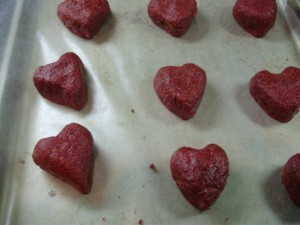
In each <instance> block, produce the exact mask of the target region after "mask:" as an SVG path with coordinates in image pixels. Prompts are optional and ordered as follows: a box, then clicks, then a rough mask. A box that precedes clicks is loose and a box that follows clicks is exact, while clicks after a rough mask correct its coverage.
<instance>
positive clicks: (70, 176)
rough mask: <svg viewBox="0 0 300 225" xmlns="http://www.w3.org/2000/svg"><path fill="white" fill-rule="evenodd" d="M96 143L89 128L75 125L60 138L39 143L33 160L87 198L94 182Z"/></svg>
mask: <svg viewBox="0 0 300 225" xmlns="http://www.w3.org/2000/svg"><path fill="white" fill-rule="evenodd" d="M93 143H94V142H93V137H92V134H91V133H90V131H89V130H88V129H87V128H85V127H83V126H81V125H80V124H76V123H71V124H69V125H67V126H65V127H64V128H63V130H62V131H61V132H60V133H59V134H58V135H57V136H55V137H49V138H44V139H41V140H39V142H38V143H37V144H36V146H35V148H34V152H33V154H32V158H33V161H34V162H35V163H36V164H37V165H38V166H39V167H40V168H41V169H43V170H45V171H47V172H49V173H50V174H52V175H54V176H55V177H57V178H59V179H60V180H63V181H65V182H66V183H68V184H70V185H72V186H73V187H74V188H76V189H77V190H78V191H80V192H81V193H83V194H87V193H89V192H90V190H91V187H92V182H93V168H94V159H95V158H94V150H93Z"/></svg>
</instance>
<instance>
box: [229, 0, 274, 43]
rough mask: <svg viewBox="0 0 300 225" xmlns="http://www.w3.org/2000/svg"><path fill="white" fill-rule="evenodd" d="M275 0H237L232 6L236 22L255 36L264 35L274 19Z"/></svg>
mask: <svg viewBox="0 0 300 225" xmlns="http://www.w3.org/2000/svg"><path fill="white" fill-rule="evenodd" d="M276 13H277V4H276V1H275V0H237V2H236V3H235V5H234V7H233V16H234V18H235V20H236V22H237V23H238V24H239V25H240V26H241V27H242V28H243V29H244V30H246V31H247V32H248V33H250V34H252V35H253V36H255V37H258V38H261V37H264V36H265V35H266V34H267V33H268V31H269V30H270V29H271V28H272V27H273V25H274V23H275V20H276Z"/></svg>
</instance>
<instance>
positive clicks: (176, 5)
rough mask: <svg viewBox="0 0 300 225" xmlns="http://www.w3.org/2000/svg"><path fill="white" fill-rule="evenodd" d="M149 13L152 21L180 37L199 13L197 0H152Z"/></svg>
mask: <svg viewBox="0 0 300 225" xmlns="http://www.w3.org/2000/svg"><path fill="white" fill-rule="evenodd" d="M148 14H149V16H150V18H151V19H152V21H153V22H154V23H155V24H156V25H157V26H159V27H161V28H162V29H164V30H165V31H167V32H168V33H170V34H171V35H173V36H175V37H180V36H182V35H184V34H185V33H186V32H187V31H188V29H189V28H190V26H191V23H192V20H193V18H194V17H195V16H196V15H197V2H196V1H195V0H151V1H150V3H149V5H148Z"/></svg>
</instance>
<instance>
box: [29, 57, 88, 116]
mask: <svg viewBox="0 0 300 225" xmlns="http://www.w3.org/2000/svg"><path fill="white" fill-rule="evenodd" d="M84 76H85V74H84V66H83V63H82V61H81V59H80V58H79V56H78V55H76V54H75V53H73V52H68V53H65V54H63V55H62V56H61V57H60V58H59V59H58V60H57V61H56V62H54V63H50V64H47V65H44V66H40V67H39V68H38V69H37V70H36V72H35V73H34V75H33V81H34V85H35V87H36V89H37V90H38V92H39V93H40V94H41V95H42V96H43V97H44V98H46V99H48V100H50V101H52V102H54V103H56V104H59V105H65V106H68V107H70V108H72V109H74V110H81V109H83V108H84V106H85V105H86V104H87V102H88V90H87V85H86V83H85V78H84Z"/></svg>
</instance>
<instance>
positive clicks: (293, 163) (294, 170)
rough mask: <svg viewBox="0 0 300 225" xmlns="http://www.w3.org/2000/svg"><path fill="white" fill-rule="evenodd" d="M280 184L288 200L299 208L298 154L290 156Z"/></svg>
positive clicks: (299, 160) (299, 170)
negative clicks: (288, 197) (285, 191)
mask: <svg viewBox="0 0 300 225" xmlns="http://www.w3.org/2000/svg"><path fill="white" fill-rule="evenodd" d="M281 182H282V183H283V185H284V186H285V188H286V190H287V192H288V193H289V196H290V198H291V199H292V200H293V201H294V202H295V203H296V204H297V205H299V206H300V153H298V154H296V155H294V156H292V157H291V158H290V159H289V160H288V161H287V163H286V164H285V166H284V168H283V171H282V175H281Z"/></svg>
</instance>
